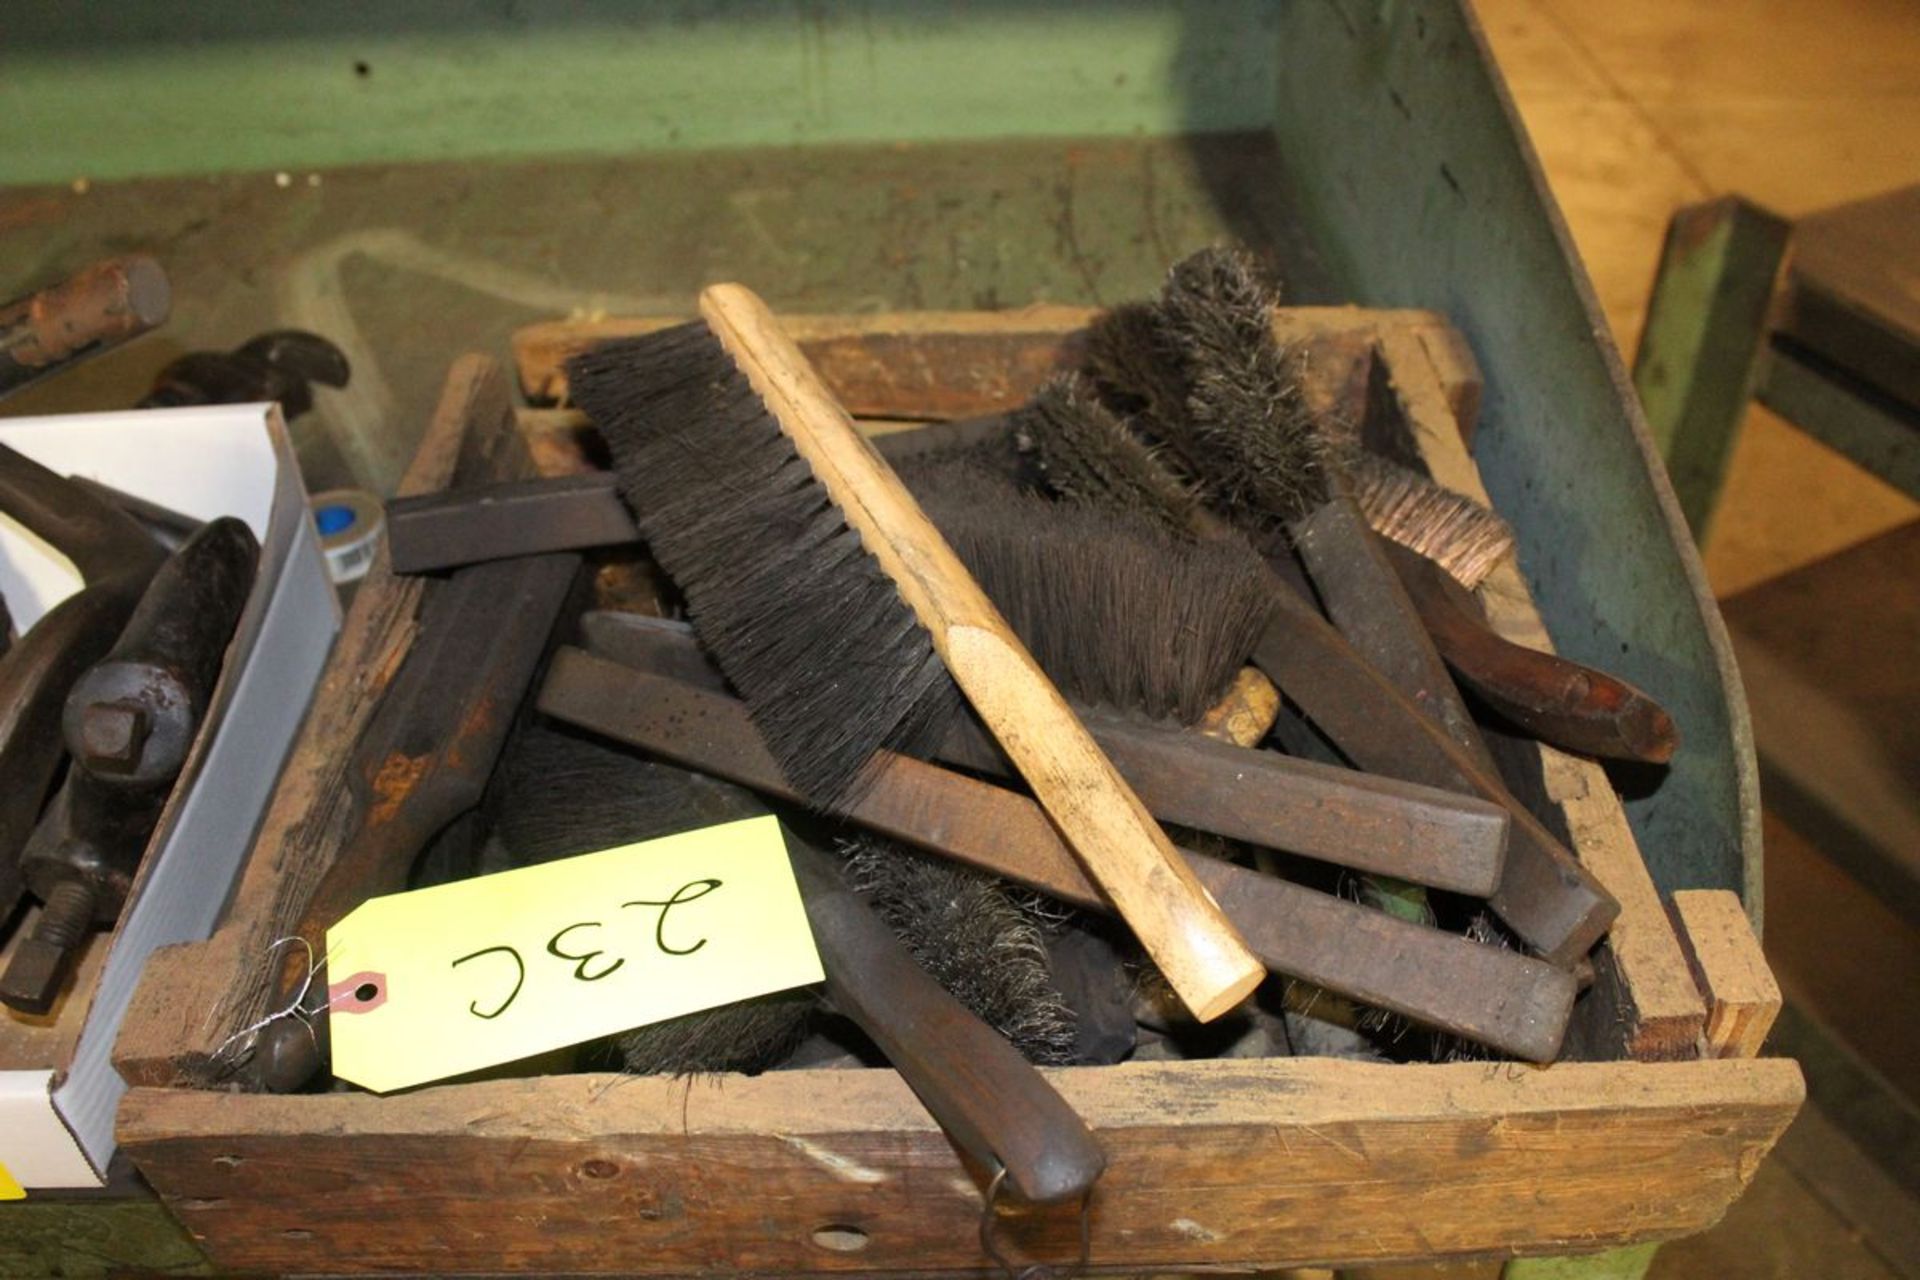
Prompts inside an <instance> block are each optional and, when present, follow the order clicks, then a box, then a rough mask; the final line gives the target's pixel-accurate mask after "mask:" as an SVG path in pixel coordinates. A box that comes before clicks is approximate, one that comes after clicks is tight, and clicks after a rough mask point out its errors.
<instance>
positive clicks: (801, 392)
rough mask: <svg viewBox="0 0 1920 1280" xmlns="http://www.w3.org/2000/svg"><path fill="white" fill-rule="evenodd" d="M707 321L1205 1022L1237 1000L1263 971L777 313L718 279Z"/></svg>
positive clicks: (704, 309) (705, 308)
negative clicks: (862, 433) (857, 427)
mask: <svg viewBox="0 0 1920 1280" xmlns="http://www.w3.org/2000/svg"><path fill="white" fill-rule="evenodd" d="M700 314H701V316H702V317H703V318H704V319H705V320H706V322H707V325H708V327H709V328H710V329H711V330H712V331H713V333H714V336H715V337H717V338H718V339H719V340H720V342H721V344H722V345H723V346H724V347H725V348H726V349H727V352H728V354H729V355H730V356H732V358H733V360H734V363H735V365H736V367H738V368H739V369H740V370H741V371H742V372H743V373H745V374H746V376H747V378H748V380H749V381H750V382H751V383H752V384H753V388H754V390H755V391H756V392H758V393H759V395H760V397H761V399H762V400H763V401H764V402H765V403H766V405H767V408H768V409H769V410H770V411H771V412H772V413H773V415H774V417H775V418H776V419H777V420H778V421H779V423H780V426H781V429H782V430H783V431H785V432H786V433H787V435H788V437H789V438H791V439H792V440H793V442H794V446H795V448H797V449H798V450H799V452H800V455H801V456H802V457H804V458H805V459H806V460H807V462H808V463H809V464H810V465H811V466H812V468H813V473H814V477H815V478H816V479H817V480H819V481H820V483H821V484H822V485H824V486H826V489H827V491H828V492H829V493H830V494H831V495H832V497H833V500H834V502H835V504H836V505H837V506H838V507H839V508H840V512H841V514H842V515H843V516H844V517H845V519H846V521H847V523H848V524H849V525H850V526H851V527H852V528H853V529H854V530H855V531H857V532H858V533H859V535H860V539H861V542H862V543H863V544H864V545H865V546H866V548H867V550H868V551H869V552H871V553H872V555H873V556H874V558H875V559H876V560H877V561H879V563H880V566H881V569H882V571H883V572H885V573H886V575H887V576H888V577H889V578H890V579H892V580H893V583H894V585H895V587H896V588H897V589H898V590H899V592H900V595H901V598H902V599H903V600H905V601H906V603H907V605H908V607H910V608H911V609H912V610H913V612H914V614H915V615H916V616H917V617H918V618H919V619H920V622H921V625H923V626H924V627H926V628H927V630H928V631H929V632H930V633H931V635H932V638H933V646H934V650H935V651H936V652H937V653H939V655H940V657H941V659H942V660H943V661H944V662H945V663H946V666H947V669H948V670H949V671H950V672H952V674H953V678H954V681H955V683H957V684H958V685H959V686H960V689H961V691H962V692H963V693H965V694H966V696H967V699H968V701H970V702H971V703H972V704H973V707H974V710H975V711H977V712H978V713H979V714H980V718H981V719H982V720H983V721H984V722H985V723H986V725H987V727H988V729H989V730H990V731H991V732H992V733H993V735H994V737H995V739H996V740H997V741H998V742H999V743H1000V746H1001V749H1002V750H1004V751H1005V752H1006V753H1007V756H1008V758H1009V759H1011V760H1012V761H1013V763H1014V767H1015V768H1017V769H1018V770H1019V771H1020V774H1021V776H1022V777H1023V778H1025V779H1026V782H1027V785H1028V786H1030V787H1031V788H1032V789H1033V793H1034V795H1035V797H1036V798H1037V799H1038V800H1039V801H1040V803H1041V805H1042V806H1043V807H1044V808H1045V809H1046V811H1047V812H1048V814H1049V815H1051V816H1052V818H1053V820H1054V821H1055V822H1056V823H1057V824H1059V827H1060V830H1061V832H1062V834H1063V835H1065V837H1066V839H1067V842H1068V843H1069V844H1070V845H1071V846H1072V847H1073V850H1074V853H1075V854H1076V855H1077V856H1078V857H1079V859H1080V861H1081V863H1082V864H1083V865H1084V866H1085V868H1086V870H1087V873H1088V875H1089V876H1090V877H1092V879H1093V880H1094V882H1095V883H1097V884H1098V885H1099V886H1100V890H1101V892H1102V893H1104V894H1105V895H1106V896H1107V898H1108V899H1109V900H1110V901H1111V902H1112V903H1113V906H1114V908H1115V910H1116V911H1118V912H1119V914H1120V915H1121V917H1122V918H1123V919H1125V920H1126V922H1127V924H1128V926H1129V927H1131V928H1132V930H1133V932H1134V934H1135V936H1137V937H1138V938H1139V939H1140V942H1141V945H1142V946H1144V947H1145V948H1146V949H1147V953H1148V954H1149V955H1151V956H1152V957H1153V960H1154V963H1155V964H1157V965H1159V967H1160V971H1161V972H1162V973H1164V974H1165V975H1166V977H1167V981H1168V983H1169V984H1170V985H1171V986H1172V987H1173V989H1174V991H1175V992H1176V993H1177V994H1178V995H1179V997H1180V999H1181V1000H1182V1001H1183V1002H1185V1004H1186V1006H1187V1008H1188V1009H1189V1010H1191V1011H1192V1013H1193V1015H1194V1017H1196V1018H1198V1019H1199V1020H1200V1021H1202V1022H1206V1021H1209V1020H1211V1019H1213V1018H1217V1017H1219V1016H1220V1015H1221V1014H1223V1013H1225V1012H1226V1011H1227V1010H1229V1009H1231V1008H1233V1006H1235V1005H1237V1004H1239V1003H1240V1001H1241V1000H1242V999H1244V998H1245V997H1246V995H1247V994H1248V993H1249V992H1251V991H1252V990H1253V989H1254V987H1255V986H1257V985H1259V982H1260V978H1261V974H1262V968H1261V965H1260V962H1259V961H1258V960H1257V959H1255V957H1254V955H1253V953H1252V952H1251V951H1249V950H1248V949H1247V945H1246V942H1245V940H1244V939H1242V938H1241V937H1240V935H1239V933H1238V932H1237V931H1236V930H1235V929H1234V927H1233V926H1232V925H1231V924H1230V923H1228V921H1227V918H1226V917H1225V916H1224V915H1223V914H1221V911H1220V908H1219V906H1218V904H1216V903H1215V902H1214V901H1213V899H1212V897H1211V896H1210V895H1209V894H1208V893H1207V890H1206V889H1205V887H1204V886H1202V885H1201V883H1200V882H1199V880H1197V879H1196V878H1195V877H1194V875H1193V872H1192V871H1191V870H1190V869H1189V868H1188V867H1187V866H1186V864H1185V863H1184V862H1183V861H1182V860H1181V859H1180V857H1179V856H1178V855H1177V854H1176V853H1175V852H1174V849H1173V845H1172V844H1171V843H1170V842H1169V841H1168V840H1167V837H1166V834H1165V833H1164V832H1162V831H1161V830H1160V828H1159V826H1158V824H1156V823H1155V822H1154V820H1153V818H1152V816H1151V815H1149V814H1148V812H1147V810H1146V807H1145V806H1144V805H1142V804H1141V802H1140V800H1139V799H1138V798H1137V797H1136V796H1135V795H1134V794H1133V792H1132V791H1131V790H1130V789H1128V787H1127V784H1126V783H1125V781H1123V780H1122V779H1121V777H1120V774H1119V773H1118V771H1116V770H1115V769H1114V767H1113V765H1112V764H1111V763H1110V762H1109V761H1108V760H1107V758H1106V756H1105V755H1103V754H1101V751H1100V748H1099V747H1098V746H1097V745H1096V744H1095V743H1094V741H1093V739H1092V738H1091V737H1090V736H1089V735H1088V733H1087V731H1086V730H1085V728H1083V727H1082V726H1081V724H1080V722H1079V720H1078V719H1077V718H1076V717H1075V716H1074V714H1073V711H1072V709H1071V708H1070V707H1068V706H1067V703H1066V700H1065V699H1064V698H1062V697H1061V696H1060V693H1059V691H1058V690H1057V689H1055V688H1054V687H1053V685H1052V683H1051V682H1049V681H1048V680H1047V678H1046V676H1045V675H1043V674H1042V673H1041V671H1040V668H1039V667H1038V666H1037V665H1036V664H1035V663H1034V660H1033V658H1032V656H1031V655H1029V654H1028V653H1027V651H1026V648H1025V646H1023V645H1022V644H1021V643H1020V640H1019V638H1018V637H1017V636H1015V635H1014V633H1013V630H1012V629H1011V628H1010V627H1009V626H1008V625H1007V623H1006V621H1005V619H1003V618H1002V617H1001V616H1000V613H999V611H998V610H996V609H995V608H994V607H993V604H992V602H990V601H989V600H988V599H987V597H986V594H985V593H984V592H982V591H981V590H980V587H979V585H978V584H977V583H975V582H974V580H973V577H972V575H970V574H969V573H968V572H967V570H966V568H965V567H964V566H963V565H962V564H961V563H960V560H959V558H958V557H957V556H955V555H954V553H953V551H952V549H951V548H949V547H948V546H947V543H946V540H945V539H943V538H942V537H941V536H940V533H939V531H938V530H936V529H935V528H934V527H933V523H932V522H931V521H930V520H928V519H927V517H926V515H925V513H924V512H922V511H921V510H920V506H919V504H918V503H916V502H915V501H914V500H913V496H912V495H911V494H910V493H908V492H907V489H906V486H904V485H902V484H901V483H900V480H899V478H898V477H897V476H895V475H894V473H893V471H892V469H891V468H889V467H888V466H887V465H886V463H885V462H884V461H882V459H881V458H880V456H879V454H877V453H876V452H875V451H874V449H873V447H872V446H871V445H869V444H868V443H867V442H866V441H865V440H864V439H862V438H861V436H860V434H859V432H858V431H856V430H855V429H854V426H853V422H852V420H851V419H850V418H849V417H848V416H847V414H846V412H845V410H843V409H841V407H840V406H839V404H838V403H837V402H836V401H835V400H834V399H833V397H832V396H831V394H830V393H829V392H828V391H827V389H826V387H825V386H824V385H823V384H822V383H821V382H820V380H819V377H818V376H817V375H816V374H815V373H814V371H813V369H812V367H811V366H810V365H808V363H807V361H806V358H805V357H804V356H802V355H801V354H800V350H799V348H798V347H796V346H795V345H794V344H793V341H792V340H791V339H790V338H788V337H787V335H786V334H785V333H784V332H782V331H781V329H780V327H779V324H778V322H777V321H776V320H775V319H774V317H773V313H772V312H771V311H769V310H768V309H767V307H766V304H765V303H763V302H761V301H760V299H759V298H757V297H755V296H754V295H753V294H752V293H751V292H749V291H748V290H746V289H744V288H742V287H741V286H739V285H715V286H713V287H712V288H709V289H707V290H705V291H704V292H702V293H701V295H700Z"/></svg>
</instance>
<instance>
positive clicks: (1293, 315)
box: [513, 306, 1480, 432]
mask: <svg viewBox="0 0 1920 1280" xmlns="http://www.w3.org/2000/svg"><path fill="white" fill-rule="evenodd" d="M1095 314H1097V313H1096V312H1095V311H1094V310H1092V309H1090V308H1086V307H1059V306H1034V307H1025V308H1022V309H1020V310H1016V311H917V312H905V313H892V314H886V315H798V316H787V317H783V318H782V321H783V323H784V324H785V325H786V328H787V331H788V332H789V333H791V334H792V335H793V337H794V340H795V341H796V342H797V343H799V345H800V349H801V350H802V351H803V352H804V353H805V354H806V356H807V358H808V360H810V361H812V362H813V364H814V366H815V368H817V369H818V370H819V373H820V376H821V378H822V379H823V380H824V381H825V382H826V384H827V386H828V387H829V388H830V389H831V390H832V391H833V393H834V395H835V396H836V397H838V398H839V400H840V402H841V403H842V404H843V405H845V406H846V409H847V412H849V413H851V414H852V415H853V416H854V417H856V418H903V419H905V418H918V419H921V420H923V421H925V420H937V419H945V418H966V417H972V416H974V415H977V414H984V413H996V412H999V411H1000V410H1003V409H1010V408H1012V407H1013V406H1015V405H1017V404H1019V403H1020V402H1021V401H1023V400H1025V399H1026V398H1027V397H1028V396H1030V395H1032V394H1033V392H1034V390H1035V388H1037V387H1038V386H1039V385H1040V384H1041V383H1042V382H1044V381H1045V380H1046V379H1047V377H1048V376H1049V375H1050V374H1053V373H1055V372H1057V371H1059V370H1061V369H1064V368H1068V367H1070V366H1071V365H1072V364H1073V363H1075V361H1076V359H1077V353H1078V341H1079V340H1078V336H1077V335H1078V334H1079V332H1080V331H1081V330H1082V329H1084V328H1086V325H1087V322H1088V321H1089V320H1091V319H1092V318H1093V316H1094V315H1095ZM675 323H678V320H677V319H676V318H674V317H662V316H630V317H615V318H611V319H606V320H593V321H574V320H558V321H552V322H549V323H545V324H535V325H529V326H527V327H526V328H524V329H521V330H519V331H518V332H517V333H515V334H514V335H513V354H514V363H515V365H516V366H517V368H518V371H519V376H520V389H521V391H522V392H523V393H524V394H525V395H526V397H527V399H528V400H529V401H531V402H534V403H536V404H545V403H552V402H555V401H561V400H564V399H565V398H566V375H565V373H564V372H563V370H562V368H561V365H562V362H563V361H565V360H566V358H567V357H568V356H570V355H573V354H574V353H575V352H578V351H580V350H581V349H583V348H585V347H587V346H590V345H591V344H592V343H594V342H597V341H601V340H604V339H606V338H614V337H625V336H629V335H632V334H639V333H650V332H653V331H655V330H658V329H663V328H666V327H667V326H669V325H671V324H675ZM1275 328H1276V330H1277V331H1278V332H1279V333H1280V335H1281V336H1282V337H1283V338H1285V339H1288V340H1291V341H1295V342H1302V343H1306V344H1308V346H1309V347H1310V348H1311V358H1313V359H1316V360H1319V361H1322V362H1325V361H1330V360H1342V361H1350V360H1353V359H1355V358H1357V357H1359V356H1361V355H1363V354H1364V353H1365V351H1366V349H1367V347H1369V346H1370V345H1372V343H1373V341H1374V338H1375V336H1376V335H1377V334H1379V333H1381V332H1383V331H1394V332H1404V333H1409V334H1412V335H1415V338H1416V340H1417V341H1420V342H1422V343H1423V344H1425V345H1426V346H1427V347H1429V348H1430V350H1431V357H1430V358H1431V360H1432V362H1433V367H1435V368H1436V369H1437V370H1439V371H1440V375H1441V379H1442V384H1443V385H1444V386H1445V387H1446V389H1447V396H1448V399H1449V402H1450V404H1451V406H1452V408H1453V409H1454V411H1455V414H1456V416H1457V417H1458V418H1459V420H1460V421H1461V422H1463V423H1464V424H1466V426H1467V429H1468V430H1469V432H1471V429H1472V424H1473V422H1474V420H1475V418H1476V416H1477V415H1478V413H1479V407H1480V373H1479V369H1478V368H1477V367H1476V366H1475V365H1474V363H1473V358H1472V354H1471V353H1470V352H1468V351H1467V350H1466V348H1465V345H1464V343H1462V342H1461V340H1460V337H1459V335H1458V334H1457V333H1456V332H1455V331H1454V330H1453V327H1452V326H1451V325H1448V324H1447V323H1446V322H1445V321H1444V320H1443V319H1442V318H1441V317H1439V316H1437V315H1435V314H1434V313H1433V312H1431V311H1405V310H1403V311H1377V310H1367V309H1364V308H1361V307H1286V308H1283V309H1282V310H1281V311H1280V312H1278V313H1277V317H1276V321H1275Z"/></svg>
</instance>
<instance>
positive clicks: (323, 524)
mask: <svg viewBox="0 0 1920 1280" xmlns="http://www.w3.org/2000/svg"><path fill="white" fill-rule="evenodd" d="M307 507H308V509H309V510H310V511H311V512H312V513H313V527H314V530H315V532H317V533H318V534H319V535H320V551H321V553H322V554H323V555H325V556H326V558H327V573H328V575H329V576H330V577H331V578H332V579H333V581H334V583H335V584H336V585H340V584H344V583H348V582H358V581H359V580H360V579H361V578H363V577H365V576H366V572H367V568H368V566H370V565H371V564H372V563H373V553H374V552H375V551H377V550H378V549H379V547H380V536H381V535H382V534H383V533H385V532H386V528H387V515H386V507H385V505H384V504H382V503H381V501H380V499H378V498H376V497H375V496H374V495H372V494H371V493H368V492H367V491H366V490H364V489H329V490H327V491H326V492H325V493H316V494H314V495H313V496H312V497H311V498H309V499H307Z"/></svg>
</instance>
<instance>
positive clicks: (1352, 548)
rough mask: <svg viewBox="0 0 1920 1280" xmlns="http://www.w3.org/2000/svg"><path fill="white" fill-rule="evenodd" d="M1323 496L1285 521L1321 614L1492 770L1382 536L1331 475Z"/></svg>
mask: <svg viewBox="0 0 1920 1280" xmlns="http://www.w3.org/2000/svg"><path fill="white" fill-rule="evenodd" d="M1330 489H1331V492H1330V493H1329V494H1328V497H1327V500H1326V501H1325V502H1322V503H1320V504H1319V505H1318V506H1316V507H1314V508H1313V509H1312V510H1311V511H1308V512H1307V513H1306V514H1305V515H1303V516H1301V517H1300V518H1299V519H1297V520H1295V521H1293V522H1292V523H1291V524H1290V525H1289V526H1288V528H1289V532H1290V533H1291V535H1292V538H1293V547H1294V550H1295V551H1297V552H1299V554H1300V559H1301V562H1302V563H1304V564H1305V565H1306V568H1307V573H1308V574H1309V575H1310V576H1311V577H1312V579H1313V585H1314V588H1315V590H1316V591H1317V592H1318V594H1319V596H1320V603H1321V604H1322V605H1323V606H1324V607H1325V608H1326V611H1327V616H1328V617H1329V618H1331V619H1332V620H1333V625H1334V626H1335V627H1337V628H1339V630H1340V634H1341V635H1343V636H1345V637H1346V638H1347V642H1348V643H1349V644H1351V645H1353V647H1354V651H1355V652H1357V653H1358V654H1359V655H1360V656H1361V657H1363V658H1365V659H1366V660H1367V661H1368V662H1369V663H1371V664H1373V668H1374V670H1376V671H1378V672H1379V673H1380V674H1381V675H1383V676H1385V677H1386V679H1387V682H1388V683H1389V684H1391V685H1393V686H1394V687H1395V688H1396V689H1398V690H1400V692H1401V693H1402V694H1404V695H1406V697H1407V698H1408V699H1409V700H1411V701H1412V703H1413V704H1414V705H1415V706H1417V707H1419V708H1420V709H1421V710H1422V711H1424V712H1426V713H1427V715H1429V716H1431V717H1433V719H1434V720H1435V721H1436V722H1437V723H1438V724H1439V725H1440V727H1441V728H1443V729H1445V730H1446V731H1447V733H1448V734H1449V735H1450V736H1451V737H1452V738H1453V740H1454V741H1455V742H1457V743H1459V744H1460V746H1461V748H1462V749H1464V750H1465V751H1466V752H1467V753H1468V754H1469V755H1471V756H1472V757H1473V760H1474V762H1475V763H1476V764H1478V765H1479V766H1480V767H1481V768H1482V769H1484V770H1486V771H1487V772H1489V773H1491V772H1493V770H1494V769H1495V765H1494V763H1493V756H1492V755H1491V754H1490V753H1489V752H1488V750H1487V744H1486V740H1485V739H1484V738H1482V737H1481V736H1480V727H1479V726H1478V725H1476V724H1474V722H1473V716H1472V715H1471V714H1470V713H1469V712H1468V711H1467V704H1466V702H1465V701H1464V700H1463V699H1462V698H1461V697H1460V690H1459V689H1458V688H1456V687H1455V686H1454V683H1453V676H1452V674H1451V673H1450V672H1449V671H1448V670H1447V665H1446V663H1445V662H1443V661H1441V658H1440V652H1439V650H1438V649H1436V648H1435V647H1434V642H1433V637H1431V636H1430V635H1428V634H1427V628H1426V626H1425V625H1424V624H1423V623H1422V622H1421V619H1420V615H1419V613H1418V612H1416V611H1415V609H1414V605H1413V600H1412V599H1411V598H1410V597H1409V596H1408V594H1407V589H1406V587H1405V586H1403V585H1402V584H1401V581H1400V578H1399V576H1398V575H1397V574H1396V573H1395V572H1394V569H1393V565H1392V563H1391V562H1390V561H1389V560H1388V559H1387V545H1388V544H1387V540H1386V539H1385V538H1382V537H1381V536H1379V535H1378V534H1376V533H1375V532H1374V531H1373V528H1372V526H1371V525H1369V524H1368V523H1367V519H1366V517H1365V516H1364V515H1362V514H1361V511H1360V507H1359V504H1357V503H1356V502H1355V501H1354V500H1353V498H1352V496H1351V495H1350V494H1349V493H1348V492H1347V489H1346V486H1345V484H1344V481H1343V480H1342V479H1341V478H1335V479H1334V480H1333V482H1332V484H1331V486H1330Z"/></svg>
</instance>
